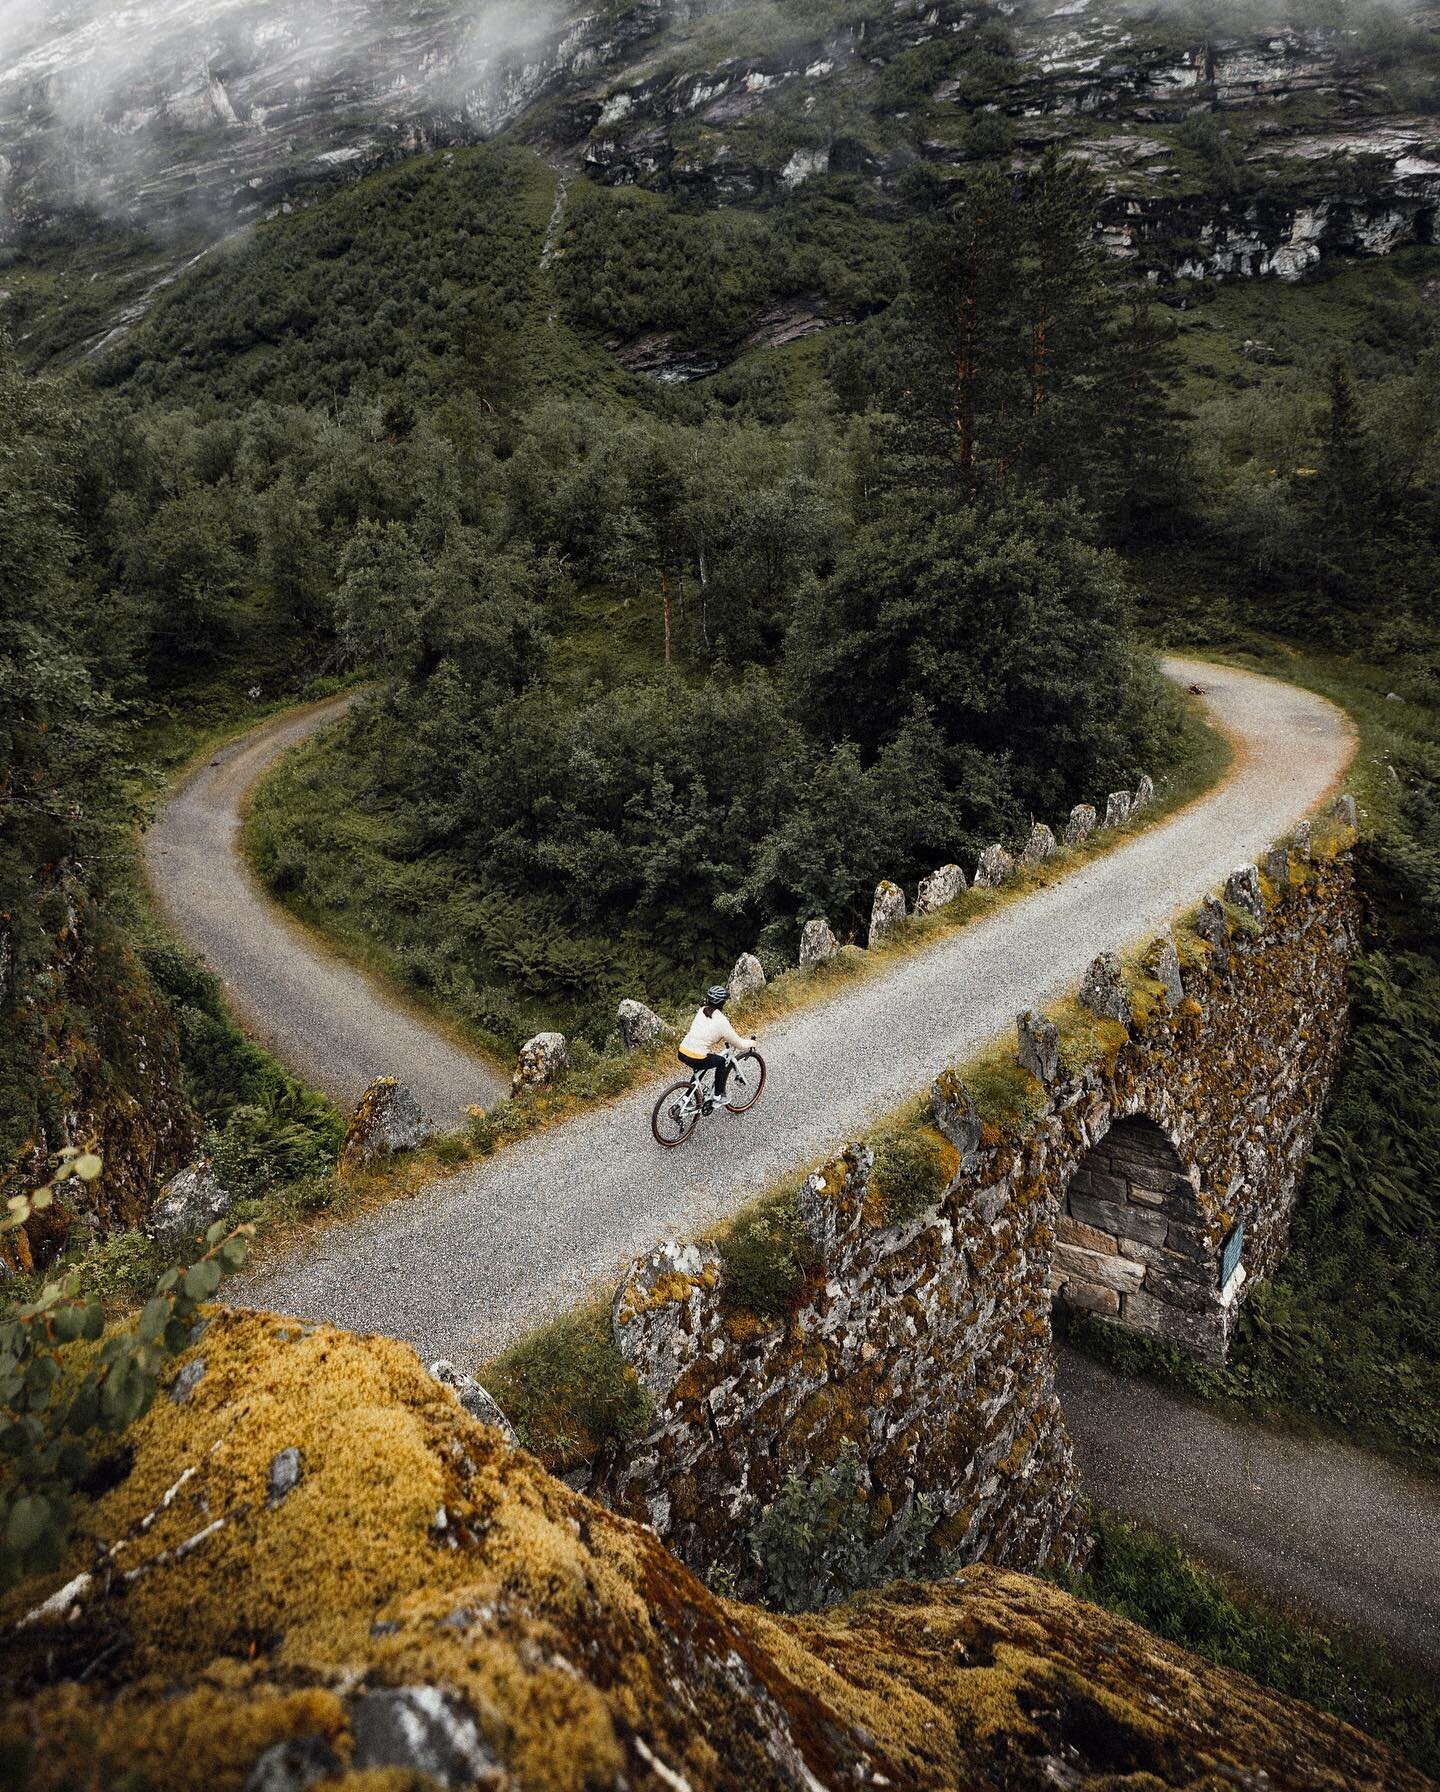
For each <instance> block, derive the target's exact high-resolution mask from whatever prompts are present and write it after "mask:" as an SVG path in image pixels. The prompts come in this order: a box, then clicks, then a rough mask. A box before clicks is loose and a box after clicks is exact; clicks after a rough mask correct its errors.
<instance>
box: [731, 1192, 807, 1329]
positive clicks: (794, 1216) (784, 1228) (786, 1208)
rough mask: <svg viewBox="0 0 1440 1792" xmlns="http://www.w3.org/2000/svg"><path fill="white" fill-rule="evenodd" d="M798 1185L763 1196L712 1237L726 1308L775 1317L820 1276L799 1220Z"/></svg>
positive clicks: (758, 1316) (743, 1209) (767, 1317)
mask: <svg viewBox="0 0 1440 1792" xmlns="http://www.w3.org/2000/svg"><path fill="white" fill-rule="evenodd" d="M802 1186H803V1178H802V1179H801V1181H799V1182H789V1183H787V1184H785V1185H784V1186H783V1187H781V1188H779V1189H776V1190H774V1191H772V1192H771V1193H769V1194H766V1195H762V1196H761V1197H760V1199H759V1200H758V1201H755V1202H752V1203H751V1205H750V1206H748V1207H745V1208H742V1209H741V1211H740V1212H739V1213H737V1214H736V1215H735V1217H734V1218H733V1219H732V1220H731V1221H730V1222H729V1224H728V1225H726V1226H725V1227H724V1228H723V1229H721V1230H717V1231H716V1232H715V1233H713V1234H712V1235H711V1237H710V1241H709V1242H710V1243H712V1244H713V1245H714V1246H715V1249H716V1250H717V1251H718V1252H719V1253H720V1266H721V1270H722V1272H723V1276H724V1280H723V1281H722V1283H721V1287H722V1288H723V1290H724V1299H725V1305H726V1307H727V1309H728V1310H730V1311H732V1312H743V1313H753V1314H754V1315H755V1316H756V1317H757V1318H759V1319H778V1318H779V1317H780V1316H781V1314H783V1313H788V1312H789V1311H791V1309H792V1308H793V1307H795V1306H796V1305H797V1304H798V1303H799V1301H800V1298H801V1296H802V1295H803V1294H804V1292H805V1287H806V1284H807V1283H808V1282H809V1281H810V1280H811V1279H812V1277H814V1276H815V1275H816V1273H817V1272H818V1270H819V1267H820V1255H819V1252H818V1251H817V1250H816V1249H815V1246H814V1244H813V1243H812V1241H811V1238H810V1234H809V1233H808V1232H807V1231H806V1230H805V1227H804V1224H803V1223H802V1221H801V1218H800V1189H801V1187H802Z"/></svg>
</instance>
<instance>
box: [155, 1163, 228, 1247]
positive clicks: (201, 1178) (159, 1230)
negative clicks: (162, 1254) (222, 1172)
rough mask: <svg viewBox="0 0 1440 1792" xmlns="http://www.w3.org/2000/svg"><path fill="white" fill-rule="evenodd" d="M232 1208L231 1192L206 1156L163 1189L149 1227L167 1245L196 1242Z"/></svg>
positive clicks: (189, 1166)
mask: <svg viewBox="0 0 1440 1792" xmlns="http://www.w3.org/2000/svg"><path fill="white" fill-rule="evenodd" d="M229 1210H230V1194H229V1191H228V1190H226V1189H224V1188H222V1187H221V1185H220V1182H219V1180H218V1179H217V1178H216V1175H215V1170H214V1167H213V1165H212V1164H211V1162H210V1159H209V1158H208V1157H202V1158H200V1159H199V1160H198V1161H197V1162H195V1163H193V1164H190V1165H188V1166H187V1167H186V1168H185V1169H183V1170H182V1171H181V1172H180V1174H179V1175H178V1176H176V1177H174V1178H173V1179H172V1180H171V1181H169V1182H167V1183H166V1184H165V1187H164V1188H163V1189H161V1191H160V1197H159V1199H158V1200H157V1201H156V1203H155V1205H154V1206H153V1207H152V1208H151V1209H150V1218H149V1219H148V1221H147V1222H146V1230H147V1231H148V1232H149V1234H150V1236H151V1237H152V1238H153V1239H154V1240H155V1241H156V1243H157V1244H163V1245H166V1246H167V1247H172V1248H173V1247H176V1246H179V1245H182V1244H193V1243H195V1241H196V1240H197V1239H199V1238H201V1237H203V1236H204V1234H205V1232H206V1230H207V1229H208V1228H209V1227H210V1226H213V1225H214V1224H215V1222H216V1220H218V1219H223V1218H224V1216H225V1215H226V1214H227V1213H228V1212H229Z"/></svg>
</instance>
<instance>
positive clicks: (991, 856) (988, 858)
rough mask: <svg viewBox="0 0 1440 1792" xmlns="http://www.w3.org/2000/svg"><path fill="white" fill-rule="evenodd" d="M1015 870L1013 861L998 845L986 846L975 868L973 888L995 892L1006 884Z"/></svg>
mask: <svg viewBox="0 0 1440 1792" xmlns="http://www.w3.org/2000/svg"><path fill="white" fill-rule="evenodd" d="M1014 870H1015V861H1014V859H1012V858H1011V857H1010V854H1009V853H1008V852H1006V850H1005V848H1004V847H1003V846H1000V845H998V844H997V845H995V846H987V847H986V848H985V850H984V852H982V853H981V855H980V863H979V864H978V865H977V866H976V867H975V888H976V889H977V890H995V889H998V888H999V887H1000V885H1001V884H1003V883H1006V882H1008V880H1009V878H1010V876H1011V874H1012V873H1013V871H1014Z"/></svg>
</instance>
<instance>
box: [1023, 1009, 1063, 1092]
mask: <svg viewBox="0 0 1440 1792" xmlns="http://www.w3.org/2000/svg"><path fill="white" fill-rule="evenodd" d="M1015 1039H1016V1047H1017V1049H1016V1053H1015V1057H1016V1062H1017V1063H1018V1064H1019V1066H1020V1068H1021V1069H1022V1070H1028V1071H1029V1072H1030V1074H1031V1076H1034V1077H1038V1078H1039V1079H1040V1081H1041V1082H1042V1083H1043V1084H1044V1085H1045V1087H1046V1088H1047V1089H1048V1088H1049V1087H1050V1085H1051V1084H1052V1083H1053V1082H1055V1080H1056V1078H1057V1077H1058V1076H1059V1075H1060V1035H1059V1033H1058V1032H1056V1030H1055V1023H1054V1021H1053V1020H1049V1019H1047V1018H1046V1016H1045V1015H1043V1014H1039V1013H1037V1012H1036V1011H1035V1009H1033V1008H1027V1009H1025V1011H1024V1012H1023V1013H1022V1014H1017V1015H1016V1016H1015Z"/></svg>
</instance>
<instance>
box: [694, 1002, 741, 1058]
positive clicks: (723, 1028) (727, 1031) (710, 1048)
mask: <svg viewBox="0 0 1440 1792" xmlns="http://www.w3.org/2000/svg"><path fill="white" fill-rule="evenodd" d="M754 1043H755V1041H754V1040H753V1039H742V1038H741V1037H740V1035H739V1034H738V1033H737V1032H736V1031H735V1029H734V1027H732V1026H731V1025H730V1023H729V1021H728V1020H726V1018H725V1010H724V1009H723V1008H717V1009H716V1010H715V1012H714V1013H713V1014H707V1013H706V1012H705V1010H704V1009H703V1008H697V1009H696V1010H695V1018H694V1020H692V1021H691V1023H690V1031H689V1032H688V1033H687V1034H686V1035H685V1037H684V1038H683V1039H682V1040H681V1041H680V1050H681V1051H682V1052H684V1054H685V1056H686V1057H687V1058H708V1057H709V1056H710V1054H711V1052H715V1051H719V1049H720V1047H721V1046H722V1045H733V1046H734V1047H735V1049H736V1050H737V1051H742V1052H743V1051H748V1050H749V1049H750V1047H751V1046H752V1045H754Z"/></svg>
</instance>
